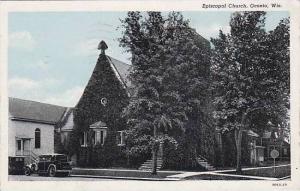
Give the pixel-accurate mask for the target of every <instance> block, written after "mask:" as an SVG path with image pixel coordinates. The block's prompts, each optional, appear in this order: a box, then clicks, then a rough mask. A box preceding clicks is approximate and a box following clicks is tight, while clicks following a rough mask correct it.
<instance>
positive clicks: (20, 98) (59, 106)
mask: <svg viewBox="0 0 300 191" xmlns="http://www.w3.org/2000/svg"><path fill="white" fill-rule="evenodd" d="M8 98H9V99H17V100H21V101H27V102H35V103H40V104H45V105H50V106H57V107H63V108H73V107H66V106H61V105H56V104H51V103H45V102H41V101H35V100H28V99H22V98H16V97H8Z"/></svg>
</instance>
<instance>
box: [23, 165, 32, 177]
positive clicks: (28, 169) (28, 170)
mask: <svg viewBox="0 0 300 191" xmlns="http://www.w3.org/2000/svg"><path fill="white" fill-rule="evenodd" d="M24 174H25V175H26V176H30V174H31V170H30V168H28V167H26V168H25V170H24Z"/></svg>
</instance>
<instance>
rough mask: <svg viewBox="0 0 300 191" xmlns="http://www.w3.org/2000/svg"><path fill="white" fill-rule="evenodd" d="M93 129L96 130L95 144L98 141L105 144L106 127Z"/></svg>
mask: <svg viewBox="0 0 300 191" xmlns="http://www.w3.org/2000/svg"><path fill="white" fill-rule="evenodd" d="M93 131H94V145H96V144H97V143H99V144H100V145H104V143H105V138H106V129H95V130H93ZM98 136H99V137H98Z"/></svg>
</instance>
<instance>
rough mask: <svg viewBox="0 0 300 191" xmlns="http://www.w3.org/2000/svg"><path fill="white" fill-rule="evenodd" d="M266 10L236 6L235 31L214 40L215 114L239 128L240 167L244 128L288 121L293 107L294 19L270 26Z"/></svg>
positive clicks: (224, 126)
mask: <svg viewBox="0 0 300 191" xmlns="http://www.w3.org/2000/svg"><path fill="white" fill-rule="evenodd" d="M265 14H266V13H265V12H236V13H234V14H233V15H232V18H231V21H230V27H231V31H230V33H229V34H224V33H223V31H220V33H219V37H218V38H216V39H212V40H211V41H212V43H213V45H214V54H213V58H212V71H213V79H214V84H213V85H214V105H215V111H214V117H215V118H216V119H217V123H218V127H219V128H221V129H222V130H223V131H230V130H233V131H234V132H235V142H236V148H237V170H238V171H240V170H241V164H240V161H239V160H240V159H241V156H240V155H241V140H242V132H243V131H245V130H247V129H255V130H258V131H262V129H258V127H260V128H262V127H265V126H266V125H267V122H268V121H274V120H275V119H276V120H277V122H278V123H284V122H285V121H286V119H287V113H288V112H287V110H288V109H289V48H288V47H289V22H288V19H285V20H283V21H281V22H280V24H279V25H278V27H277V28H276V29H275V30H274V31H271V32H266V31H265V28H264V25H265ZM262 116H264V118H262ZM258 123H261V125H259V126H258Z"/></svg>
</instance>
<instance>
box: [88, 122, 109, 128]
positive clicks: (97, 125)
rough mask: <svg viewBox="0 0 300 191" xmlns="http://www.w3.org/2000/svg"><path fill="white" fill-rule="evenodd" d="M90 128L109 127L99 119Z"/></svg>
mask: <svg viewBox="0 0 300 191" xmlns="http://www.w3.org/2000/svg"><path fill="white" fill-rule="evenodd" d="M90 128H107V126H106V123H104V122H102V121H98V122H96V123H93V124H92V125H90Z"/></svg>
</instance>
